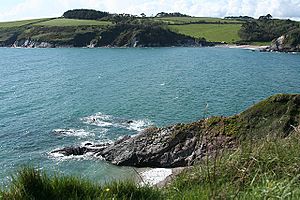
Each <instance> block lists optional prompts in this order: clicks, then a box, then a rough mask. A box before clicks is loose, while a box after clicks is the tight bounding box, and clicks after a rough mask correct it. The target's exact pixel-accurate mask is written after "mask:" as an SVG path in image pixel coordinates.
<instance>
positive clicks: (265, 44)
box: [250, 41, 272, 46]
mask: <svg viewBox="0 0 300 200" xmlns="http://www.w3.org/2000/svg"><path fill="white" fill-rule="evenodd" d="M271 43H272V42H271V41H270V42H251V43H250V44H251V45H256V46H270V45H271Z"/></svg>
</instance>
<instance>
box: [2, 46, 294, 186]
mask: <svg viewBox="0 0 300 200" xmlns="http://www.w3.org/2000/svg"><path fill="white" fill-rule="evenodd" d="M299 77H300V55H292V54H281V53H259V52H252V51H248V50H240V49H222V48H145V49H9V48H2V49H0V138H1V140H0V166H1V170H0V180H1V181H2V182H3V181H7V180H9V176H10V175H11V174H12V173H14V172H15V170H16V169H18V168H19V167H20V166H22V165H24V164H29V165H33V166H35V167H37V168H42V169H47V170H48V171H49V172H58V173H61V174H66V175H69V174H72V175H77V176H81V177H84V178H90V179H93V180H96V181H99V182H104V181H108V180H111V179H118V178H125V177H127V176H131V175H132V174H133V173H134V172H133V171H132V170H131V169H130V168H120V167H115V166H112V165H109V164H108V163H105V162H104V161H101V160H96V159H94V158H91V157H88V156H86V157H77V158H74V157H73V158H72V157H57V155H51V154H49V152H50V151H51V150H54V149H56V148H60V147H63V146H69V145H80V144H82V143H84V142H86V141H91V142H107V141H113V140H115V139H117V138H119V137H120V136H122V135H125V134H130V135H134V134H137V133H138V131H140V130H142V129H144V128H145V127H148V126H151V125H155V126H165V125H170V124H173V123H178V122H191V121H195V120H198V119H200V118H202V117H203V115H204V110H205V107H206V105H208V114H209V115H225V116H228V115H232V114H235V113H238V112H240V111H242V110H244V109H245V108H247V107H248V106H250V105H252V104H253V103H255V102H257V101H259V100H261V99H263V98H265V97H267V96H270V95H272V94H275V93H300V78H299ZM93 119H96V120H95V121H94V120H93ZM128 120H133V123H132V124H130V125H129V124H128V123H126V121H128Z"/></svg>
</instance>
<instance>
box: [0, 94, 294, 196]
mask: <svg viewBox="0 0 300 200" xmlns="http://www.w3.org/2000/svg"><path fill="white" fill-rule="evenodd" d="M299 125H300V95H299V94H294V95H288V94H280V95H275V96H272V97H270V98H268V99H266V100H263V101H261V102H259V103H257V104H255V105H254V106H252V107H250V108H249V109H247V110H246V111H244V112H242V113H240V114H237V115H235V116H232V117H210V118H207V119H203V120H200V121H198V122H194V123H191V124H178V125H174V126H170V127H166V128H151V129H148V130H147V131H145V132H143V133H141V134H140V136H136V137H134V138H133V140H135V142H134V143H131V142H130V141H131V140H132V138H124V139H122V140H120V141H117V142H116V143H115V144H114V146H115V147H117V148H115V149H114V150H112V149H113V148H114V146H112V147H109V151H115V152H118V153H120V154H119V155H118V156H117V157H118V160H122V159H131V160H132V161H133V160H134V161H135V162H141V161H145V160H144V159H143V155H148V154H149V153H150V154H149V159H151V157H152V156H154V157H155V156H157V155H155V154H151V151H152V152H154V151H158V152H160V150H162V151H161V152H163V154H162V155H164V156H162V158H163V159H162V160H164V161H168V160H172V159H174V158H176V159H175V161H176V160H178V158H179V157H176V156H181V157H184V158H191V157H190V156H188V154H189V153H191V152H192V153H193V154H194V158H195V159H194V161H195V162H192V163H191V164H192V166H191V167H189V168H186V170H184V171H183V172H182V173H181V174H179V176H177V177H175V179H173V180H170V182H169V183H168V184H167V185H165V187H164V188H162V189H158V188H156V187H149V186H139V185H136V184H134V183H133V182H132V181H129V182H128V181H127V182H126V181H125V182H118V183H117V182H114V183H110V184H104V185H101V186H98V185H97V184H95V183H91V182H90V181H85V180H81V179H78V178H74V177H59V176H57V175H56V176H50V177H49V175H46V174H43V173H41V172H40V171H37V170H34V169H31V168H25V169H22V170H21V171H20V172H19V174H18V175H16V176H15V177H14V179H13V182H12V183H11V185H10V186H9V187H8V189H6V190H4V191H3V192H0V197H1V196H2V197H3V198H4V199H48V198H49V199H57V198H63V199H67V198H68V199H94V198H100V199H112V198H114V199H299V197H300V190H299V182H300V179H299V177H300V170H299V165H300V159H299V154H300V148H299V147H300V140H299V134H300V129H299ZM157 133H158V134H157ZM141 136H143V137H144V138H145V139H142V140H141ZM191 136H192V137H191ZM197 138H200V139H201V140H200V141H202V144H201V145H200V146H199V145H197V141H198V139H197ZM226 138H227V139H226ZM229 138H230V139H229ZM127 144H129V145H128V146H127V147H126V145H127ZM132 145H133V146H134V147H135V148H136V149H139V147H140V146H143V145H145V148H143V150H142V151H140V152H139V150H136V152H134V153H132V151H131V150H130V148H131V147H132ZM124 147H126V148H127V151H126V149H124ZM189 147H192V148H189ZM101 148H102V149H103V146H102V147H101ZM105 148H106V147H105ZM193 148H196V151H195V150H192V149H193ZM93 149H94V150H95V147H94V148H93ZM63 151H66V149H64V150H63ZM120 151H122V152H120ZM148 151H149V152H148ZM74 152H75V149H73V153H74ZM76 152H77V155H78V154H79V153H80V152H83V153H84V150H83V149H77V150H76ZM98 153H99V151H98ZM167 153H173V155H176V156H172V155H171V154H169V155H167ZM126 154H127V155H131V156H129V157H127V156H126ZM197 155H201V156H200V157H199V156H197ZM110 156H111V157H114V155H113V154H110ZM197 158H200V159H197ZM156 159H157V157H156ZM158 160H159V159H158ZM179 160H180V159H179ZM196 161H197V162H196ZM152 163H153V162H152ZM177 163H180V162H177ZM181 163H182V162H181ZM114 164H117V163H114ZM127 164H128V162H127ZM147 165H150V166H151V163H148V164H147Z"/></svg>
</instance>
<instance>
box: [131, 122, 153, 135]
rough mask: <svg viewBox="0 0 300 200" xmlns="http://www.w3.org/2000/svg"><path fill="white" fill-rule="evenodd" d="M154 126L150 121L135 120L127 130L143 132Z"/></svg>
mask: <svg viewBox="0 0 300 200" xmlns="http://www.w3.org/2000/svg"><path fill="white" fill-rule="evenodd" d="M151 125H153V123H151V122H150V121H149V120H147V119H145V120H133V121H132V122H131V123H129V124H128V127H127V129H129V130H134V131H138V132H140V131H143V130H144V129H145V128H147V127H149V126H151Z"/></svg>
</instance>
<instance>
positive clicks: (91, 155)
mask: <svg viewBox="0 0 300 200" xmlns="http://www.w3.org/2000/svg"><path fill="white" fill-rule="evenodd" d="M57 150H58V149H57ZM48 156H49V157H50V158H52V159H54V160H57V161H66V160H92V159H94V156H95V154H94V153H92V152H88V153H86V154H84V155H76V156H75V155H70V156H65V155H63V154H62V153H58V152H55V153H52V152H50V153H48Z"/></svg>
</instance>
